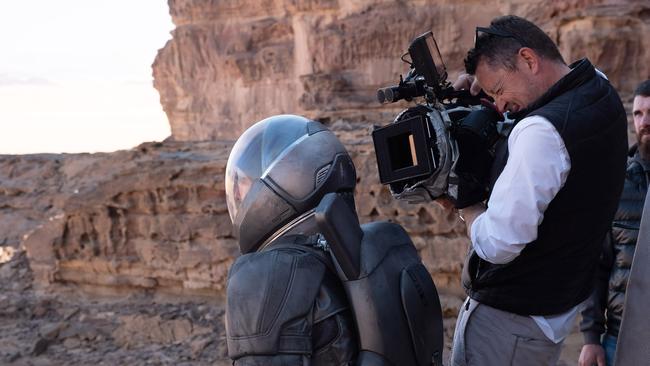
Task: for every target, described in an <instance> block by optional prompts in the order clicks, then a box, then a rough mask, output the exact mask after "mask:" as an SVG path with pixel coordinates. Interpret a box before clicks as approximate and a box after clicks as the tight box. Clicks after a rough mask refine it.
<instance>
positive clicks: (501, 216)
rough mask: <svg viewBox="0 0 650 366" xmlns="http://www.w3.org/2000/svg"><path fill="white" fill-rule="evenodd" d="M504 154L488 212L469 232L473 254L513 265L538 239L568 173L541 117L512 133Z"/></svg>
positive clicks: (559, 144) (558, 140) (560, 147)
mask: <svg viewBox="0 0 650 366" xmlns="http://www.w3.org/2000/svg"><path fill="white" fill-rule="evenodd" d="M508 152H509V156H508V161H507V162H506V165H505V168H504V169H503V171H502V173H501V175H500V176H499V178H498V179H497V181H496V183H495V185H494V188H493V190H492V194H491V196H490V199H489V201H488V208H487V210H486V211H485V212H484V213H483V214H481V215H480V216H478V217H477V218H476V220H475V221H474V223H473V224H472V227H471V230H470V238H471V241H472V245H473V247H474V250H475V251H476V254H478V256H479V257H481V258H483V259H485V260H486V261H488V262H491V263H495V264H503V263H508V262H510V261H512V260H513V259H515V258H516V257H517V256H518V255H519V253H520V252H521V251H522V250H523V249H524V247H525V246H526V244H527V243H530V242H532V241H534V240H535V239H537V229H538V227H539V225H540V224H541V222H542V220H543V219H544V211H546V208H547V207H548V205H549V203H550V202H551V201H552V200H553V198H554V197H555V195H556V194H557V193H558V192H559V190H560V189H561V188H562V186H564V183H565V182H566V178H567V176H568V175H569V170H570V169H571V161H570V158H569V154H568V152H567V150H566V147H565V146H564V141H563V140H562V137H561V136H560V134H559V133H558V132H557V130H556V129H555V127H553V125H552V124H551V122H549V121H548V120H547V119H546V118H544V117H541V116H532V117H527V118H525V119H523V120H521V121H520V122H519V123H518V124H517V125H516V126H515V127H514V128H513V130H512V132H511V134H510V136H509V138H508Z"/></svg>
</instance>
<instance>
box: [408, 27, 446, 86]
mask: <svg viewBox="0 0 650 366" xmlns="http://www.w3.org/2000/svg"><path fill="white" fill-rule="evenodd" d="M409 55H410V56H411V60H412V61H413V67H414V68H415V72H416V73H417V74H418V75H422V76H424V80H426V83H427V85H429V86H430V87H433V88H436V89H437V88H439V86H440V83H441V82H443V81H444V80H446V79H447V69H446V68H445V64H444V63H443V62H442V56H441V55H440V50H439V49H438V44H437V43H436V40H435V38H433V33H432V32H426V33H424V34H422V35H420V36H418V37H416V38H415V39H414V40H413V42H411V45H410V46H409ZM437 91H438V90H436V92H437Z"/></svg>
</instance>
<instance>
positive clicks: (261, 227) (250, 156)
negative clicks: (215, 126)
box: [225, 115, 356, 253]
mask: <svg viewBox="0 0 650 366" xmlns="http://www.w3.org/2000/svg"><path fill="white" fill-rule="evenodd" d="M225 181H226V201H227V204H228V212H229V213H230V219H231V221H232V223H233V227H234V230H235V234H236V235H237V236H238V238H239V247H240V249H241V252H242V253H248V252H252V251H255V250H257V249H258V248H259V247H260V245H261V244H262V243H264V242H265V241H266V240H267V239H268V238H270V237H271V236H272V235H273V234H274V233H275V232H277V231H279V230H280V229H281V228H282V227H283V226H285V225H287V224H288V223H290V222H292V221H293V220H295V219H296V218H298V217H299V216H301V215H303V214H305V213H307V212H309V211H310V210H313V209H314V208H315V207H316V206H317V205H318V203H319V202H320V200H321V199H322V198H323V196H324V195H325V194H326V193H330V192H350V193H352V192H353V191H354V187H355V185H356V172H355V169H354V165H353V163H352V159H351V158H350V156H349V155H348V153H347V151H346V150H345V148H344V147H343V145H342V144H341V142H340V141H339V140H338V139H337V138H336V136H335V135H334V134H333V133H332V132H330V131H329V130H328V129H327V128H326V127H325V126H323V125H322V124H320V123H318V122H314V121H311V120H309V119H307V118H304V117H300V116H295V115H278V116H273V117H269V118H266V119H264V120H262V121H259V122H257V123H256V124H254V125H253V126H252V127H250V128H249V129H247V130H246V131H245V132H244V133H243V134H242V135H241V137H239V139H238V140H237V142H236V143H235V145H234V147H233V149H232V151H231V152H230V157H229V158H228V164H227V166H226V179H225Z"/></svg>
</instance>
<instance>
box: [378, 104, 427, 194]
mask: <svg viewBox="0 0 650 366" xmlns="http://www.w3.org/2000/svg"><path fill="white" fill-rule="evenodd" d="M372 139H373V142H374V144H375V153H376V155H377V165H378V167H379V180H380V181H381V183H382V184H390V183H393V182H397V181H401V180H404V179H410V178H414V177H419V176H428V175H431V174H432V173H433V172H434V170H435V169H436V164H435V160H434V158H433V155H432V149H431V146H430V141H431V133H430V129H429V126H428V123H427V120H426V118H425V117H424V116H422V115H419V116H415V117H412V118H409V119H405V120H402V121H399V122H396V123H392V124H390V125H388V126H384V127H380V128H378V129H375V130H374V131H373V132H372Z"/></svg>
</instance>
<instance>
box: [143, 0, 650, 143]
mask: <svg viewBox="0 0 650 366" xmlns="http://www.w3.org/2000/svg"><path fill="white" fill-rule="evenodd" d="M169 5H170V13H171V15H172V20H173V21H174V23H175V24H176V29H175V30H174V32H173V39H172V40H170V41H169V42H168V44H167V45H166V46H165V47H164V48H163V49H161V50H160V52H159V54H158V56H157V57H156V60H155V62H154V65H153V69H154V79H155V83H154V85H155V87H156V89H158V91H159V92H160V95H161V103H162V105H163V108H164V109H165V112H166V113H167V116H168V117H169V121H170V124H171V127H172V134H173V136H174V138H175V139H177V140H205V139H211V138H215V137H218V138H235V137H236V136H238V135H239V134H240V133H241V132H242V131H243V129H245V128H246V127H247V126H249V125H250V124H251V123H252V122H254V121H257V120H259V119H261V118H263V117H266V116H269V115H273V114H278V113H297V114H304V115H307V116H310V117H312V118H316V119H319V120H321V121H324V122H328V121H335V120H337V119H341V118H342V119H345V120H348V121H355V122H366V123H378V124H382V123H386V122H387V121H389V120H390V119H391V114H392V113H394V112H395V108H400V106H392V107H382V106H380V105H379V104H378V103H377V102H376V100H375V91H376V89H377V88H378V87H380V86H385V85H392V84H395V83H396V81H397V80H398V75H399V74H400V73H403V72H404V71H405V69H406V68H405V64H403V63H402V62H401V61H400V60H399V56H400V55H401V54H402V53H403V52H404V51H405V50H406V47H407V45H408V43H409V42H410V40H411V39H412V38H413V37H415V36H416V35H418V34H420V33H423V32H425V31H427V30H433V32H434V34H435V36H436V38H437V40H438V45H439V48H440V51H441V53H442V55H443V58H444V60H445V62H446V65H447V67H448V69H449V74H450V75H451V76H452V78H453V77H455V76H456V75H457V74H458V73H459V72H460V71H461V69H462V59H463V57H464V55H465V52H466V50H467V49H468V48H469V47H470V46H471V43H472V39H473V37H474V27H475V26H476V25H486V24H488V23H489V21H490V19H491V18H493V17H494V16H497V15H502V14H516V15H520V16H524V17H526V18H529V19H531V20H533V21H534V22H536V23H537V24H539V25H540V26H541V27H543V29H545V30H546V31H547V33H548V34H549V35H550V36H551V37H552V38H553V39H554V40H555V41H556V42H557V43H558V44H559V46H560V50H561V52H562V54H563V55H564V57H565V59H566V60H567V61H573V60H576V59H579V58H582V57H589V58H590V59H591V60H592V61H593V62H594V64H596V65H597V66H598V67H599V68H600V69H601V70H602V71H604V72H605V73H606V74H608V75H609V78H610V80H611V81H612V82H613V84H614V85H615V86H616V87H617V88H618V89H619V90H620V92H621V94H623V95H624V96H629V94H630V92H631V91H632V89H633V88H634V86H635V85H636V83H638V81H639V80H642V79H644V78H647V77H648V76H649V75H650V65H649V64H648V62H647V60H648V59H650V53H648V52H649V51H647V50H648V49H650V40H648V38H647V37H641V36H640V35H643V34H647V33H648V31H649V30H650V21H649V20H650V5H649V4H648V2H647V1H643V0H619V1H611V0H569V1H550V2H540V1H534V0H516V1H512V0H499V1H493V2H479V1H473V0H463V1H453V2H452V1H433V0H428V1H417V2H394V1H382V0H356V1H334V0H314V1H295V0H275V1H270V2H249V1H235V2H233V1H216V0H194V1H189V0H170V1H169ZM401 106H402V107H403V104H402V105H401Z"/></svg>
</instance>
